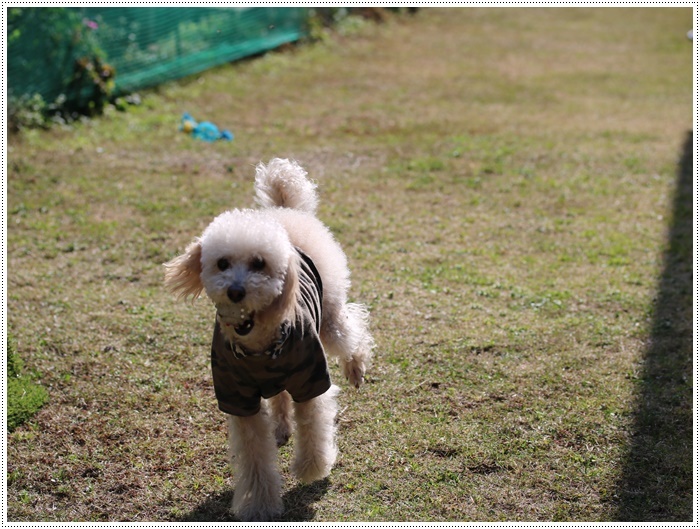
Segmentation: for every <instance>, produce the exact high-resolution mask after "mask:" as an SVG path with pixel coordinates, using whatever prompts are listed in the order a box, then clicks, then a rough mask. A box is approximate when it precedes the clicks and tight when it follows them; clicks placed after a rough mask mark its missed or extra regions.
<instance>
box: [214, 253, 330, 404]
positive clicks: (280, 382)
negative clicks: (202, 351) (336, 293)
mask: <svg viewBox="0 0 700 529" xmlns="http://www.w3.org/2000/svg"><path fill="white" fill-rule="evenodd" d="M297 252H298V253H299V256H300V259H299V263H300V267H299V268H300V269H299V287H300V291H301V299H300V300H299V301H300V308H301V310H300V314H301V316H300V318H298V320H297V321H295V322H294V324H293V325H292V324H290V322H284V323H283V324H282V326H281V327H280V338H279V340H277V341H276V342H275V343H274V344H272V345H271V347H270V348H269V349H268V350H267V351H265V352H264V353H258V354H252V353H250V352H248V351H246V350H245V349H243V348H242V347H241V346H240V345H237V344H235V343H231V342H229V341H228V340H227V339H226V338H225V337H224V335H223V334H222V333H221V329H220V328H219V323H218V322H216V325H215V327H214V337H213V339H212V346H211V367H212V374H213V377H214V393H215V394H216V399H217V401H218V402H219V409H220V410H221V411H223V412H224V413H228V414H231V415H237V416H240V417H248V416H250V415H255V414H256V413H258V411H260V399H261V398H266V399H268V398H270V397H274V396H275V395H277V394H278V393H280V392H282V391H284V390H286V391H288V392H289V393H290V395H291V396H292V398H293V399H294V401H295V402H305V401H307V400H311V399H312V398H314V397H318V396H319V395H322V394H323V393H325V392H326V391H327V390H328V388H330V387H331V378H330V374H329V373H328V364H327V362H326V355H325V352H324V350H323V345H321V340H320V339H319V332H320V329H321V314H322V303H321V299H322V297H323V285H322V283H321V276H319V274H318V271H317V270H316V266H315V265H314V263H313V261H312V260H311V259H310V258H309V257H308V256H307V255H306V254H304V253H303V252H302V251H301V250H299V249H297Z"/></svg>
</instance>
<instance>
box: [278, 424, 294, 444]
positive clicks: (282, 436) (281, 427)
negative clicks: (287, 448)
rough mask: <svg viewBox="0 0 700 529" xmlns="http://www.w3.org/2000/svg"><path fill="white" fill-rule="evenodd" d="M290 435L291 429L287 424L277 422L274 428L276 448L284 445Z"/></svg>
mask: <svg viewBox="0 0 700 529" xmlns="http://www.w3.org/2000/svg"><path fill="white" fill-rule="evenodd" d="M291 436H292V431H291V429H290V428H289V426H288V425H285V424H278V425H277V427H276V428H275V441H276V442H277V448H279V447H280V446H284V445H286V444H287V443H288V442H289V438H290V437H291Z"/></svg>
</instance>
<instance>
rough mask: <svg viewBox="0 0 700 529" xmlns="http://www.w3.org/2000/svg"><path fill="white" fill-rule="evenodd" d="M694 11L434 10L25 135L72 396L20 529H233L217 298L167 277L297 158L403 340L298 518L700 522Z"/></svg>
mask: <svg viewBox="0 0 700 529" xmlns="http://www.w3.org/2000/svg"><path fill="white" fill-rule="evenodd" d="M691 15H692V12H691V10H690V9H625V10H622V9H517V10H516V9H424V10H421V12H420V13H419V14H418V15H417V16H416V17H412V18H408V17H400V18H392V20H391V21H390V22H389V23H387V24H384V25H378V26H373V25H368V26H365V27H364V29H363V30H362V31H361V32H360V33H359V34H356V35H354V36H350V37H341V36H336V37H334V38H333V39H331V40H330V41H329V42H327V43H325V44H319V45H315V46H307V47H301V48H299V49H297V50H294V51H292V52H287V53H284V54H270V55H268V56H266V57H263V58H261V59H256V60H254V61H250V62H247V63H245V64H240V65H235V66H231V67H225V68H220V69H217V70H214V71H211V72H207V73H206V74H203V75H202V76H200V77H199V78H197V79H192V80H188V81H186V82H182V83H179V84H173V85H169V86H167V87H163V88H162V89H160V90H158V91H157V93H153V94H149V95H147V96H146V97H145V98H144V101H145V102H144V104H143V105H142V107H140V108H138V109H134V110H132V111H130V112H129V113H127V114H118V113H111V114H109V115H108V116H106V117H105V118H103V119H100V120H97V121H94V122H91V123H88V124H85V125H83V126H79V127H75V128H73V129H70V130H59V129H55V130H52V131H50V132H32V131H30V132H27V133H26V134H25V135H24V136H23V137H21V138H15V139H13V140H12V141H11V142H10V145H9V149H8V191H9V196H8V211H9V215H8V328H9V330H10V331H11V332H12V333H13V334H14V335H15V337H16V338H17V341H18V351H19V352H20V354H21V355H22V357H23V358H24V360H25V363H26V364H27V365H30V366H32V368H34V369H36V371H37V372H38V373H39V374H40V380H41V382H42V383H43V384H44V385H45V386H46V387H47V388H48V389H49V393H50V398H51V401H50V404H49V405H48V406H46V407H45V408H44V409H43V410H42V411H41V412H40V413H39V415H37V416H36V417H35V419H34V421H33V422H31V423H30V424H28V425H26V426H25V427H23V428H20V429H19V430H17V431H16V432H14V433H13V434H11V435H8V441H7V442H8V518H9V520H10V521H88V520H95V521H188V520H191V521H206V520H210V521H218V520H227V519H228V518H227V515H226V507H227V504H228V502H229V501H230V498H231V492H230V481H231V480H230V473H229V470H228V469H227V465H226V460H225V444H226V440H225V430H224V426H223V422H224V421H223V417H222V416H221V414H220V413H219V412H218V411H217V410H216V409H215V408H216V407H215V404H214V398H213V392H212V388H211V382H210V374H209V366H208V348H209V340H210V333H211V326H212V314H211V311H210V310H209V306H208V303H207V302H205V301H201V302H197V303H195V304H194V305H187V304H177V303H176V302H175V301H174V300H173V299H172V298H171V297H170V296H168V295H167V293H165V292H164V291H163V289H162V287H161V276H162V270H161V263H163V262H164V261H166V260H168V258H170V257H172V256H173V255H175V254H176V252H178V251H179V250H181V249H182V248H183V247H184V245H185V244H186V243H187V242H188V241H189V240H190V239H191V238H192V237H193V236H194V235H196V234H197V233H198V232H199V231H200V230H201V229H202V228H203V227H204V226H205V225H206V224H207V223H208V222H209V220H210V219H211V218H212V217H213V216H214V215H216V214H218V213H219V212H220V211H222V210H224V209H227V208H230V207H241V206H249V205H251V203H252V201H251V188H252V185H251V183H252V174H253V170H252V168H253V165H254V164H255V163H256V162H258V161H259V160H266V159H268V158H270V157H273V156H288V157H294V158H296V159H297V160H299V161H300V162H301V163H302V164H303V165H305V166H306V167H307V168H308V170H309V172H310V173H311V175H312V176H313V177H314V178H316V179H317V180H318V182H319V184H320V190H321V196H322V206H321V209H320V216H321V217H322V219H323V220H324V221H326V222H327V223H328V224H329V225H330V226H331V228H332V229H333V231H334V232H335V233H336V235H337V237H338V239H339V240H340V241H341V243H342V244H343V246H344V247H345V249H346V250H347V252H348V255H349V259H350V262H351V266H352V269H353V278H354V284H353V290H352V296H353V297H354V298H356V299H360V300H362V301H364V302H367V303H370V304H371V306H372V314H373V328H374V332H375V334H376V338H377V342H378V344H379V348H378V352H377V360H376V363H375V365H374V367H373V369H372V371H371V372H370V373H369V374H368V384H367V385H366V386H365V387H364V388H363V389H362V390H361V391H360V392H359V393H356V392H355V391H353V390H351V389H350V388H345V390H344V392H343V394H342V396H341V400H342V406H343V412H342V414H341V417H340V424H339V434H340V437H339V443H340V449H341V458H340V461H339V464H338V466H337V468H336V469H334V471H333V473H332V475H331V477H330V479H329V480H326V481H324V482H321V483H318V484H315V485H312V486H307V487H304V486H300V485H296V484H295V483H294V482H293V481H291V478H289V481H288V487H287V492H286V496H285V502H286V505H287V508H288V510H287V512H286V514H285V520H291V521H303V520H314V521H429V520H432V521H500V520H512V521H515V520H518V521H551V520H557V521H606V520H608V521H609V520H630V519H632V520H649V521H651V520H656V521H660V520H669V521H670V520H676V521H678V520H685V521H688V520H690V519H691V518H692V508H691V498H692V491H691V484H692V459H691V455H692V450H691V441H692V421H691V414H690V413H691V402H692V375H691V371H690V368H691V355H690V348H689V344H690V335H689V334H688V332H689V331H688V330H689V329H690V327H689V325H690V322H691V321H692V315H691V314H689V311H686V310H682V309H684V308H685V307H689V306H690V300H689V297H688V294H687V292H689V291H690V290H691V288H690V284H691V282H692V274H691V276H688V274H687V267H686V268H683V267H682V266H681V267H680V268H679V267H669V266H667V263H669V262H672V263H675V262H679V263H681V264H683V263H686V264H687V263H689V262H690V254H689V250H688V248H690V246H689V245H690V243H689V242H688V241H689V240H690V235H689V230H688V229H687V226H688V224H687V223H684V221H683V219H687V215H688V211H687V209H688V208H687V207H686V206H687V201H686V202H684V201H683V200H682V198H681V199H680V201H679V200H675V201H674V196H675V189H676V187H677V186H679V184H678V182H679V181H680V182H681V183H682V182H684V181H685V180H684V178H685V179H686V180H687V175H688V174H692V171H690V173H689V172H688V169H687V168H686V169H685V170H681V169H679V165H678V157H679V154H680V152H681V150H682V146H683V142H684V141H685V136H686V134H687V130H688V129H689V128H690V125H691V119H690V118H691V86H692V84H691V68H690V58H691V46H690V44H689V43H688V42H686V41H685V40H684V39H685V32H686V31H687V29H688V28H689V27H690V25H691ZM183 111H189V112H191V113H192V114H193V115H194V116H195V117H197V118H199V119H212V120H214V121H215V122H217V123H218V124H220V125H222V126H225V127H230V128H231V129H232V130H233V131H234V133H235V134H236V139H235V141H234V142H233V143H232V144H214V145H207V144H201V143H196V142H193V141H192V140H191V139H190V138H188V137H186V136H185V135H184V134H181V133H178V132H177V123H178V120H179V116H180V114H181V113H182V112H183ZM680 187H681V188H683V186H680ZM679 212H680V213H679ZM683 212H685V213H683ZM679 215H680V216H679ZM679 219H680V220H679ZM674 229H675V231H674ZM669 230H671V233H675V236H674V237H675V238H674V239H673V240H674V241H676V242H675V243H674V244H672V245H670V246H669V243H668V233H669ZM687 266H689V264H688V265H687ZM664 270H665V271H666V274H665V275H662V272H664ZM668 275H670V276H672V277H674V278H675V282H674V283H672V286H673V288H671V287H669V286H668V285H669V284H670V283H669V282H668V281H666V282H664V281H662V280H660V277H666V276H668ZM689 277H690V278H691V279H689ZM664 285H666V286H664ZM684 292H685V293H684ZM659 297H663V298H664V299H665V300H666V302H665V304H663V305H657V304H655V302H654V300H655V298H659ZM669 300H670V301H669ZM673 301H675V302H676V303H675V305H676V308H674V309H670V308H669V307H671V306H673V305H674V303H673ZM662 331H663V333H665V334H662ZM654 344H655V345H654ZM660 344H661V345H660ZM664 352H675V353H676V354H675V355H674V356H673V358H672V359H667V361H666V362H665V363H663V362H660V361H659V360H658V358H659V355H661V356H663V353H664ZM334 374H335V375H336V378H338V379H339V378H340V377H338V373H337V372H335V373H334ZM659 395H666V397H664V399H662V398H660V397H659ZM645 402H646V404H644V403H645ZM654 403H656V405H653V404H654ZM655 427H658V428H657V429H658V431H660V432H664V435H665V436H664V437H663V438H662V439H661V440H659V438H658V437H655V436H654V435H652V433H653V430H654V428H655ZM661 441H662V442H661ZM660 443H661V444H660ZM659 446H661V447H662V449H661V450H660V451H655V450H658V447H659ZM652 455H653V458H652V457H651V456H652ZM645 460H646V461H654V466H650V465H649V464H648V463H644V461H645ZM281 461H282V466H283V469H286V466H287V464H288V461H289V449H284V450H283V451H282V456H281ZM655 468H662V469H664V470H663V472H660V473H658V474H656V473H655V471H654V469H655Z"/></svg>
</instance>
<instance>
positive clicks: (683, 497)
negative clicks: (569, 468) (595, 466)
mask: <svg viewBox="0 0 700 529" xmlns="http://www.w3.org/2000/svg"><path fill="white" fill-rule="evenodd" d="M692 253H693V134H692V132H689V133H688V137H687V139H686V143H685V145H684V147H683V152H682V156H681V160H680V163H679V166H678V182H677V187H676V196H675V199H674V204H673V219H672V224H671V226H670V230H669V233H668V247H667V249H666V253H665V255H664V269H663V272H662V274H661V277H660V279H659V287H658V292H657V297H656V301H655V306H654V315H653V320H652V328H651V336H650V339H649V344H648V346H647V350H646V354H645V358H644V367H643V372H642V377H641V380H640V387H639V395H638V397H637V399H638V400H637V406H636V417H635V424H634V430H633V432H632V433H633V436H634V437H633V439H632V445H631V447H630V452H629V454H628V456H627V459H626V461H624V463H623V471H622V472H623V473H622V477H621V480H620V482H619V483H618V501H619V507H618V511H617V516H616V519H617V520H619V521H636V522H661V521H668V522H670V521H676V522H680V521H686V522H690V521H692V519H693V506H692V501H693V459H692V458H693V415H692V414H693V343H692V342H693V297H692V293H693V263H692Z"/></svg>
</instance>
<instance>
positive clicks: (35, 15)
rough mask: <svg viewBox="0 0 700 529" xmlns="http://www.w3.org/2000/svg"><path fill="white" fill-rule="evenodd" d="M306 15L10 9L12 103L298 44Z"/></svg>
mask: <svg viewBox="0 0 700 529" xmlns="http://www.w3.org/2000/svg"><path fill="white" fill-rule="evenodd" d="M307 18H308V9H307V8H298V7H286V8H279V7H278V8H260V7H258V8H247V7H206V8H204V7H169V8H153V7H94V8H55V7H43V8H36V7H33V8H27V7H22V8H17V7H15V8H8V11H7V50H8V52H7V76H8V89H9V92H10V95H11V96H14V97H19V96H22V95H30V94H35V93H38V94H40V95H41V96H42V97H43V98H44V100H45V101H47V102H51V101H54V100H56V98H59V96H61V97H64V98H65V99H66V100H68V102H71V101H72V102H74V103H76V102H79V101H80V100H84V99H86V98H87V99H91V98H95V97H96V95H97V96H99V95H100V94H102V95H105V94H112V95H117V94H119V93H125V92H131V91H134V90H137V89H140V88H144V87H148V86H154V85H157V84H160V83H162V82H164V81H168V80H171V79H177V78H180V77H184V76H187V75H191V74H194V73H197V72H200V71H203V70H206V69H208V68H211V67H213V66H217V65H220V64H223V63H226V62H228V61H233V60H236V59H240V58H243V57H246V56H251V55H255V54H257V53H260V52H263V51H266V50H270V49H272V48H276V47H278V46H280V45H282V44H284V43H287V42H293V41H296V40H298V39H299V38H301V37H303V36H305V35H306V33H307V24H306V22H307Z"/></svg>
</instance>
